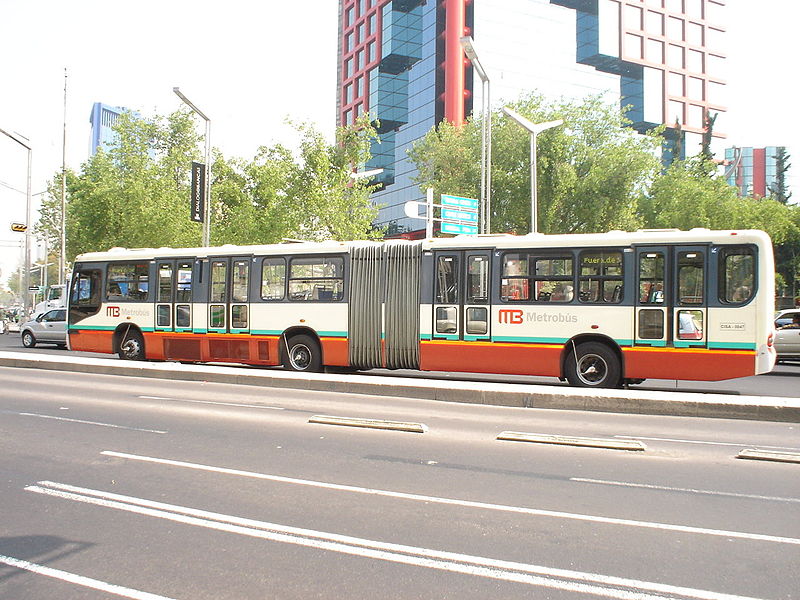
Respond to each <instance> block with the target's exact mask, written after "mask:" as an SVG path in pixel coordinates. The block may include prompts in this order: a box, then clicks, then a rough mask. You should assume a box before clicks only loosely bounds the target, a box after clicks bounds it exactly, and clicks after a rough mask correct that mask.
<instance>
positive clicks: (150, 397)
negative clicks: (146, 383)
mask: <svg viewBox="0 0 800 600" xmlns="http://www.w3.org/2000/svg"><path fill="white" fill-rule="evenodd" d="M138 397H139V398H142V399H144V400H169V401H170V402H189V403H192V404H214V405H217V406H239V407H242V408H260V409H263V410H286V409H285V408H282V407H280V406H265V405H260V404H239V403H236V402H218V401H216V400H187V399H185V398H162V397H161V396H138Z"/></svg>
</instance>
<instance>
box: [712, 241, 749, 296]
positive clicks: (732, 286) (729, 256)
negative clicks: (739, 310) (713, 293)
mask: <svg viewBox="0 0 800 600" xmlns="http://www.w3.org/2000/svg"><path fill="white" fill-rule="evenodd" d="M719 260H720V269H719V275H720V282H719V300H720V302H723V303H725V304H744V303H745V302H747V301H749V300H750V298H752V297H753V291H754V287H755V280H756V276H755V255H754V253H753V250H752V248H724V249H722V250H720V253H719Z"/></svg>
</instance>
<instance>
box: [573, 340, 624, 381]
mask: <svg viewBox="0 0 800 600" xmlns="http://www.w3.org/2000/svg"><path fill="white" fill-rule="evenodd" d="M576 355H577V358H576ZM564 374H565V375H566V376H567V381H569V383H570V385H573V386H575V387H596V388H616V387H619V386H620V383H621V381H622V368H621V365H620V362H619V358H618V357H617V355H616V353H615V352H614V351H613V350H612V349H611V348H609V347H608V346H606V345H605V344H601V343H600V342H584V343H583V344H579V345H578V347H577V348H576V349H575V350H574V352H570V353H569V355H568V356H567V362H566V364H565V365H564Z"/></svg>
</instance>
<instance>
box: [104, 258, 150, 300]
mask: <svg viewBox="0 0 800 600" xmlns="http://www.w3.org/2000/svg"><path fill="white" fill-rule="evenodd" d="M148 284H149V274H148V266H147V263H110V264H109V265H108V277H107V278H106V298H108V299H109V300H113V301H114V302H136V301H137V300H146V299H147V290H148Z"/></svg>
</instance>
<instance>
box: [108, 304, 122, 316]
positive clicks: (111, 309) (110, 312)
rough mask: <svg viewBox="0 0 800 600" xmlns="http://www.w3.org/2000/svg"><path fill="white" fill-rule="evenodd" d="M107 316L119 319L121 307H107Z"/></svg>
mask: <svg viewBox="0 0 800 600" xmlns="http://www.w3.org/2000/svg"><path fill="white" fill-rule="evenodd" d="M106 316H107V317H118V316H119V306H106Z"/></svg>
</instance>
